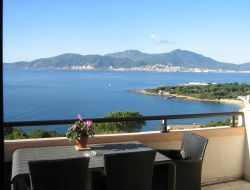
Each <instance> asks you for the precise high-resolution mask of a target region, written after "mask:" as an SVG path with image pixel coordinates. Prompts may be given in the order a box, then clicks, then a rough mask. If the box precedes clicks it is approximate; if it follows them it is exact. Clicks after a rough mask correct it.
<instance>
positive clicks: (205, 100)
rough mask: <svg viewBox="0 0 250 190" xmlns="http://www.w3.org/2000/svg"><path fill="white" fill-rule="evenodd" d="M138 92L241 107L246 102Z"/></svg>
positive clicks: (144, 92) (144, 91)
mask: <svg viewBox="0 0 250 190" xmlns="http://www.w3.org/2000/svg"><path fill="white" fill-rule="evenodd" d="M133 92H134V93H137V94H145V95H153V96H164V97H167V98H179V99H187V100H193V101H201V102H214V103H224V104H234V105H237V106H239V107H240V109H242V108H244V107H245V106H244V103H243V102H242V101H240V100H234V99H220V100H210V99H200V98H194V97H190V96H184V95H179V94H158V93H152V92H147V91H146V90H143V89H137V90H134V91H133Z"/></svg>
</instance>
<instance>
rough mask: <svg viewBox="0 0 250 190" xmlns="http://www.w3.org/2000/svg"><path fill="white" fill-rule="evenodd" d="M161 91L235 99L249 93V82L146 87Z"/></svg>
mask: <svg viewBox="0 0 250 190" xmlns="http://www.w3.org/2000/svg"><path fill="white" fill-rule="evenodd" d="M160 90H161V91H163V92H165V93H169V94H177V95H184V96H189V97H192V98H198V99H209V100H220V99H237V98H238V96H245V95H249V94H250V85H249V84H239V83H224V84H211V83H209V84H208V85H204V86H203V85H181V86H161V87H158V88H154V89H146V91H147V92H149V93H159V91H160Z"/></svg>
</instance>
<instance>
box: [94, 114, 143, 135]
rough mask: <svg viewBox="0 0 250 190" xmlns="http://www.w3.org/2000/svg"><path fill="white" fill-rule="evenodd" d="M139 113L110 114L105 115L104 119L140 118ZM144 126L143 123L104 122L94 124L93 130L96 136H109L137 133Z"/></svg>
mask: <svg viewBox="0 0 250 190" xmlns="http://www.w3.org/2000/svg"><path fill="white" fill-rule="evenodd" d="M140 116H142V115H141V114H140V113H139V112H128V111H123V112H111V113H108V114H107V115H105V116H104V117H105V118H118V117H140ZM143 125H145V121H123V122H106V123H95V124H93V126H92V127H93V128H94V131H95V133H96V134H111V133H130V132H138V131H140V129H141V128H142V126H143Z"/></svg>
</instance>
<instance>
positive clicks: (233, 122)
mask: <svg viewBox="0 0 250 190" xmlns="http://www.w3.org/2000/svg"><path fill="white" fill-rule="evenodd" d="M232 117H233V119H232V125H231V127H236V125H235V115H233V116H232Z"/></svg>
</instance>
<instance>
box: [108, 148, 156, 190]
mask: <svg viewBox="0 0 250 190" xmlns="http://www.w3.org/2000/svg"><path fill="white" fill-rule="evenodd" d="M155 155H156V152H155V151H154V150H149V151H140V152H129V153H116V154H107V155H104V166H105V173H106V186H107V190H151V188H152V174H153V164H154V160H155Z"/></svg>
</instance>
